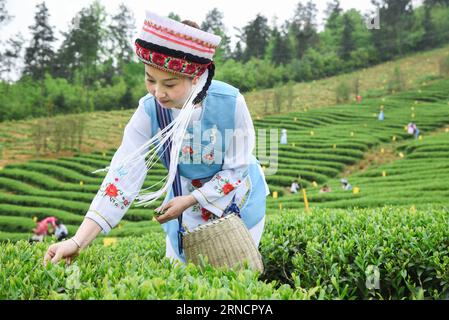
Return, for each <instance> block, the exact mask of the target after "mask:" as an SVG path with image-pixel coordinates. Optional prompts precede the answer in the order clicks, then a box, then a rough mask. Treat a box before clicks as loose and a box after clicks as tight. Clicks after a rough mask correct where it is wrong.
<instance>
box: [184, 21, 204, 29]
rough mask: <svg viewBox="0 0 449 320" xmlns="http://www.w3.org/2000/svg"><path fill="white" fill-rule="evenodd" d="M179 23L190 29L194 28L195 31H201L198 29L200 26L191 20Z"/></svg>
mask: <svg viewBox="0 0 449 320" xmlns="http://www.w3.org/2000/svg"><path fill="white" fill-rule="evenodd" d="M181 23H184V24H186V25H188V26H191V27H193V28H196V29H199V30H201V28H200V26H199V25H198V23H196V22H194V21H191V20H183V21H182V22H181Z"/></svg>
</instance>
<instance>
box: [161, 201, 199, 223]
mask: <svg viewBox="0 0 449 320" xmlns="http://www.w3.org/2000/svg"><path fill="white" fill-rule="evenodd" d="M196 203H197V201H196V198H195V197H194V196H192V195H188V196H180V197H175V198H173V199H172V200H170V201H169V202H168V203H167V204H166V205H165V206H163V205H162V206H160V207H159V208H157V209H155V211H156V212H158V213H162V214H161V215H160V216H156V217H155V219H156V220H157V221H158V222H159V223H160V224H163V223H166V222H167V221H170V220H172V219H176V218H178V217H179V216H180V215H181V214H182V213H183V212H184V210H186V209H187V208H189V207H191V206H193V205H194V204H196Z"/></svg>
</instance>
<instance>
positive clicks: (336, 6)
mask: <svg viewBox="0 0 449 320" xmlns="http://www.w3.org/2000/svg"><path fill="white" fill-rule="evenodd" d="M342 11H343V9H342V8H341V7H340V1H339V0H333V1H332V2H328V3H327V8H326V10H325V11H324V15H325V29H332V30H335V29H336V28H337V19H338V17H339V16H340V15H341V13H342Z"/></svg>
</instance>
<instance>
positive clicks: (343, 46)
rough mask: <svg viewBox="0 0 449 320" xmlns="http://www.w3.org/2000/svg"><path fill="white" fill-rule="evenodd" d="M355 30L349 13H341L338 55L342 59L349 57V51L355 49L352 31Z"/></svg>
mask: <svg viewBox="0 0 449 320" xmlns="http://www.w3.org/2000/svg"><path fill="white" fill-rule="evenodd" d="M354 30H355V27H354V23H353V22H352V20H351V18H350V17H349V15H347V14H344V15H343V34H342V36H341V42H340V57H341V58H342V59H343V60H348V59H349V58H350V57H351V52H352V51H353V50H354V49H355V44H354V39H353V36H352V34H353V32H354Z"/></svg>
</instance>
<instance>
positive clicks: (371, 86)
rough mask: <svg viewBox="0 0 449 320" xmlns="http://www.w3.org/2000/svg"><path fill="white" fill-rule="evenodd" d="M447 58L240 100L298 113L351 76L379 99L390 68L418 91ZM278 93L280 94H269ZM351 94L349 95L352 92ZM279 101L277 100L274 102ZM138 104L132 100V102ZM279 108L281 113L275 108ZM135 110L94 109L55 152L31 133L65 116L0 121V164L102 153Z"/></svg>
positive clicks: (330, 97)
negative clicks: (79, 131)
mask: <svg viewBox="0 0 449 320" xmlns="http://www.w3.org/2000/svg"><path fill="white" fill-rule="evenodd" d="M448 56H449V46H446V47H443V48H440V49H435V50H431V51H427V52H423V53H418V54H414V55H410V56H409V57H406V58H402V59H398V60H396V61H391V62H387V63H384V64H380V65H378V66H375V67H372V68H367V69H363V70H360V71H356V72H353V73H350V74H345V75H340V76H336V77H331V78H328V79H323V80H318V81H313V82H310V83H297V84H294V85H293V86H291V87H290V86H283V87H280V88H277V89H268V90H260V91H256V92H250V93H246V94H245V99H246V102H247V104H248V107H249V109H250V112H251V115H252V117H253V119H254V120H256V119H262V118H263V117H264V116H265V115H266V114H273V113H280V112H281V113H286V112H303V111H304V110H310V109H313V108H317V107H328V106H330V105H334V104H335V103H336V96H335V92H336V87H337V86H338V85H339V84H340V83H342V82H347V83H348V84H349V85H350V86H351V87H353V82H354V80H355V79H357V78H358V79H359V80H360V82H359V86H360V88H359V90H360V94H361V95H362V96H363V98H367V97H382V96H385V95H387V94H388V92H389V91H388V85H389V82H390V81H391V79H392V78H393V74H394V69H395V67H396V66H398V67H399V68H400V70H401V76H402V85H403V87H404V89H417V90H418V89H419V88H420V87H421V86H425V85H426V84H429V83H431V82H432V81H434V80H436V79H438V76H439V74H440V71H439V68H440V67H439V62H440V60H441V59H442V58H444V57H448ZM275 91H276V92H278V96H280V98H276V97H275V96H274V92H275ZM351 97H352V98H353V97H354V95H352V96H351ZM279 99H280V100H279ZM136 106H137V101H136ZM278 108H280V111H278ZM133 112H134V110H123V111H107V112H95V113H92V114H87V115H86V122H85V128H84V140H83V143H82V146H81V150H76V146H75V147H74V148H75V150H68V151H65V152H60V153H59V154H58V153H56V152H55V150H56V149H57V146H56V141H54V140H55V139H54V138H53V137H51V136H50V137H49V139H48V141H46V143H47V144H48V146H49V151H42V150H41V151H40V152H39V153H38V154H36V143H35V142H34V139H33V131H34V130H35V129H36V127H37V125H38V124H39V123H42V126H43V127H44V128H51V126H52V124H53V123H55V124H60V123H65V122H67V119H68V118H67V117H65V116H59V117H56V118H53V119H51V120H49V119H33V120H26V121H17V122H16V121H12V122H9V121H8V122H3V123H0V167H4V166H5V165H7V164H9V163H18V162H25V161H27V160H30V159H36V158H39V159H42V158H56V157H58V156H60V155H61V154H63V155H67V156H70V155H73V154H74V153H75V152H77V151H78V152H85V153H91V152H93V151H100V152H103V151H107V150H109V149H110V148H111V146H112V147H118V146H119V145H120V142H121V138H122V136H123V129H124V126H125V125H126V123H127V122H128V120H129V119H130V117H131V115H132V114H133Z"/></svg>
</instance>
